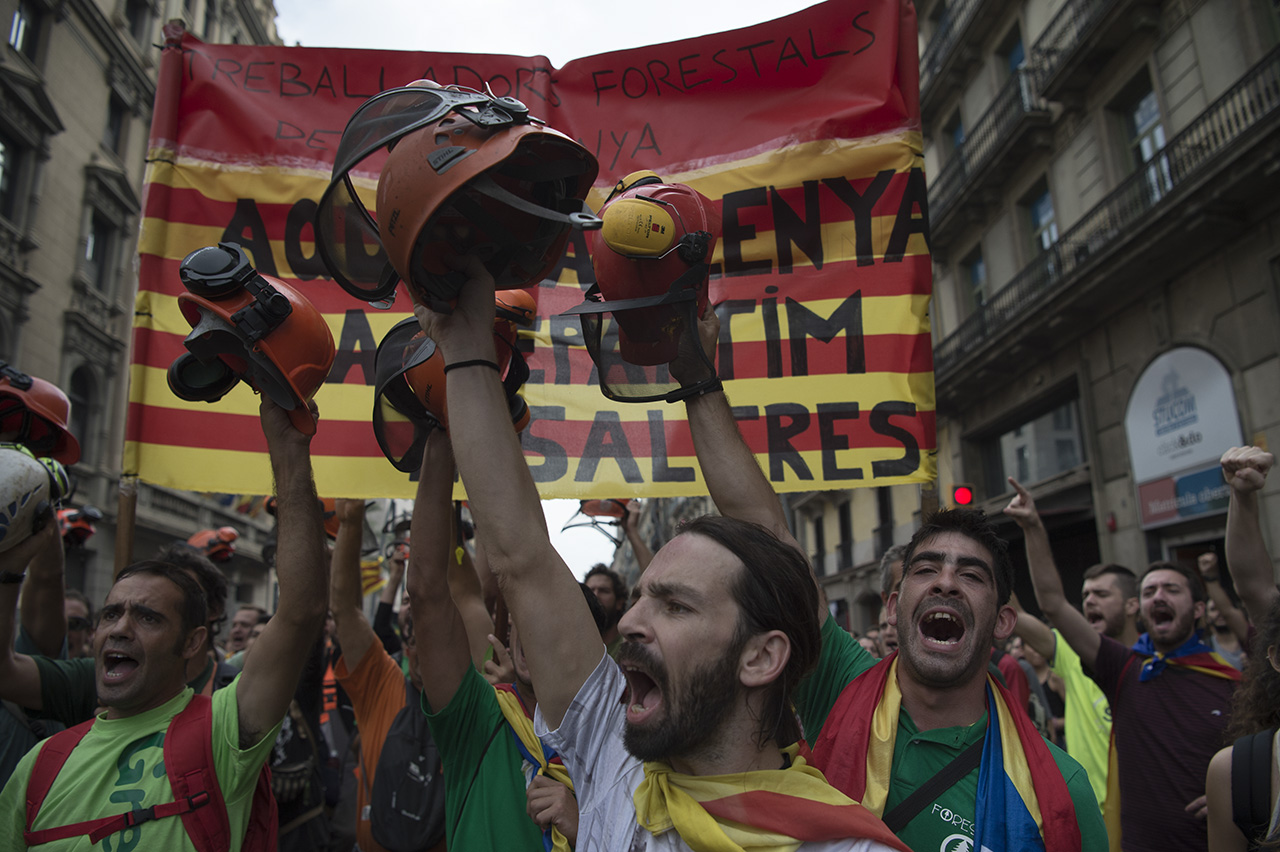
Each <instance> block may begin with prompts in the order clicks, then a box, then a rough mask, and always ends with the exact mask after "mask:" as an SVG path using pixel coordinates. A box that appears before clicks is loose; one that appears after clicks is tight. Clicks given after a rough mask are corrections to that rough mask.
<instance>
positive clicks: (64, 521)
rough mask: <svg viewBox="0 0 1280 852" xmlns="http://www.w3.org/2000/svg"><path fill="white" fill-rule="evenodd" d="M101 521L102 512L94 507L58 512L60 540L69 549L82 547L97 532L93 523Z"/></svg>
mask: <svg viewBox="0 0 1280 852" xmlns="http://www.w3.org/2000/svg"><path fill="white" fill-rule="evenodd" d="M100 520H102V511H101V510H100V509H98V508H97V507H96V506H82V507H81V508H79V509H75V508H66V509H59V510H58V527H59V529H60V530H61V532H62V540H63V541H64V542H65V543H67V544H68V545H70V546H71V547H82V546H84V543H85V542H86V541H88V540H89V539H90V538H92V537H93V534H94V533H96V532H97V531H98V530H97V528H96V527H95V526H94V525H93V524H94V521H100Z"/></svg>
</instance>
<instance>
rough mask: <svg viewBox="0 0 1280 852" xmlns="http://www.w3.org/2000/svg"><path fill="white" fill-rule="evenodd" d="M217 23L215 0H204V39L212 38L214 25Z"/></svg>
mask: <svg viewBox="0 0 1280 852" xmlns="http://www.w3.org/2000/svg"><path fill="white" fill-rule="evenodd" d="M217 23H218V3H217V0H206V2H205V4H204V36H203V37H204V40H205V41H213V40H214V27H215V26H216V25H217Z"/></svg>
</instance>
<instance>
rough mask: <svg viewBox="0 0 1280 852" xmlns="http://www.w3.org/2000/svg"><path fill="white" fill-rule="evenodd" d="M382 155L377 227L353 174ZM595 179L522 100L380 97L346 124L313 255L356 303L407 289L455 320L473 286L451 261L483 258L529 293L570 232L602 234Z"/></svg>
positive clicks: (420, 90)
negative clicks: (593, 196) (461, 293)
mask: <svg viewBox="0 0 1280 852" xmlns="http://www.w3.org/2000/svg"><path fill="white" fill-rule="evenodd" d="M384 148H386V149H387V154H386V155H385V160H384V161H383V163H382V166H381V172H380V174H379V177H378V188H377V198H376V200H377V211H378V218H377V220H376V221H375V220H374V218H373V215H371V214H370V213H369V211H368V210H367V209H366V208H365V206H364V203H363V202H362V201H361V200H360V197H359V195H358V194H357V192H356V188H355V184H354V182H353V178H352V172H353V170H355V169H356V168H357V166H359V165H360V164H361V163H362V162H363V161H365V160H367V159H369V158H371V157H375V156H376V157H381V156H382V150H383V149H384ZM366 168H369V167H366ZM598 169H599V166H598V164H597V163H596V159H595V157H594V156H592V154H591V153H590V152H589V151H588V150H587V149H586V148H584V147H583V146H581V145H579V144H578V143H577V142H575V141H574V140H572V139H570V138H569V137H568V136H566V135H564V134H563V133H561V132H559V131H558V130H553V129H552V128H550V127H547V126H546V124H545V123H543V122H542V121H540V120H539V119H536V118H533V117H531V116H530V115H529V109H528V107H526V106H525V105H524V104H523V103H521V102H520V101H519V100H517V99H515V98H512V97H502V98H498V97H493V96H492V95H489V94H485V93H482V92H477V91H474V90H472V89H466V88H461V87H458V86H450V87H449V88H442V87H440V86H439V84H437V83H435V82H434V81H432V80H416V81H414V82H412V83H410V84H409V85H407V86H403V87H401V88H397V89H390V90H388V91H385V92H382V93H380V94H377V95H374V96H373V97H372V98H370V99H369V100H368V101H366V102H365V103H364V104H362V105H361V106H360V108H359V109H357V110H356V112H355V114H354V115H353V116H352V117H351V120H350V121H349V122H348V123H347V127H346V129H345V130H344V131H343V132H342V139H341V141H340V142H339V143H338V153H337V156H336V157H335V159H334V164H333V174H332V180H331V181H330V183H329V186H328V188H327V189H326V190H325V192H324V195H323V196H321V198H320V204H319V207H318V208H317V210H316V220H315V230H316V246H317V249H318V250H319V253H320V257H321V258H322V259H323V261H324V264H325V267H326V268H327V269H328V270H329V274H330V275H332V276H333V279H334V280H335V281H337V282H338V283H339V284H340V285H341V286H342V288H343V289H345V290H346V291H347V292H348V293H350V294H351V295H353V296H355V297H356V298H358V299H365V300H367V301H369V302H370V304H373V305H375V306H376V307H389V306H390V304H391V301H392V300H393V299H394V295H395V287H396V284H397V282H398V281H404V282H405V283H406V284H408V291H409V295H410V297H411V298H412V299H413V300H414V301H415V302H421V303H424V304H427V305H429V306H431V307H432V308H435V309H437V310H448V309H449V305H450V303H451V302H452V300H453V299H454V297H455V296H456V295H457V293H458V290H459V289H460V288H461V287H462V285H463V284H464V283H465V282H466V275H465V274H463V273H461V272H457V271H455V270H453V269H452V267H451V266H450V265H449V263H448V260H449V259H450V258H455V257H460V256H463V255H469V254H470V255H476V256H477V257H479V258H480V259H481V261H483V263H484V265H485V267H486V268H487V269H488V270H489V272H490V273H491V274H492V275H493V277H494V281H495V282H496V283H497V286H498V288H499V289H505V288H520V287H528V286H530V285H531V284H535V283H537V282H539V281H541V280H542V279H543V278H544V277H546V275H547V273H548V272H550V271H551V268H552V267H553V266H554V265H555V263H556V262H557V261H558V260H559V259H560V256H561V254H563V252H564V246H565V243H566V242H567V241H568V238H569V231H570V230H571V229H573V228H579V229H592V228H599V227H600V224H601V222H600V220H599V219H598V218H596V216H594V215H593V214H592V213H591V211H590V209H589V208H588V207H587V206H586V203H585V199H586V197H587V192H588V191H589V190H590V189H591V185H592V183H593V182H594V181H595V178H596V173H597V171H598ZM369 174H372V173H371V172H370V173H369ZM374 246H380V247H381V248H382V249H384V250H385V252H386V262H385V263H379V258H377V257H376V256H375V255H373V254H371V253H370V252H369V250H368V249H369V248H370V247H374Z"/></svg>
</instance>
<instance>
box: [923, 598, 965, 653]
mask: <svg viewBox="0 0 1280 852" xmlns="http://www.w3.org/2000/svg"><path fill="white" fill-rule="evenodd" d="M971 621H972V618H971V617H970V616H969V615H968V614H967V613H965V612H963V611H961V610H960V609H958V608H954V607H951V606H933V607H929V608H928V609H926V610H925V612H924V615H922V616H920V618H919V619H917V620H916V629H917V630H918V631H919V633H920V638H921V639H922V640H923V642H922V644H923V646H924V647H925V648H928V649H930V650H935V651H950V650H954V649H956V648H958V647H959V646H960V643H961V641H962V640H963V639H964V636H965V633H966V632H967V631H968V629H969V626H970V622H971Z"/></svg>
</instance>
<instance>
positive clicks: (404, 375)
mask: <svg viewBox="0 0 1280 852" xmlns="http://www.w3.org/2000/svg"><path fill="white" fill-rule="evenodd" d="M536 314H537V305H536V303H535V302H534V300H533V296H532V295H530V293H529V292H528V291H527V290H500V291H498V292H497V293H495V294H494V317H493V336H494V342H495V348H496V351H497V354H498V371H499V375H500V376H501V377H502V386H503V388H504V389H505V390H506V392H507V402H508V404H509V406H510V409H511V422H512V423H513V424H514V425H515V428H516V431H517V432H519V431H521V430H523V429H524V427H526V426H528V425H529V406H528V405H526V404H525V401H524V398H523V397H522V396H520V388H521V387H522V386H523V385H524V383H525V381H526V380H527V379H528V378H529V365H528V364H527V363H526V362H525V359H524V355H523V353H521V352H520V350H519V349H518V348H517V347H516V335H517V329H519V328H530V327H532V326H533V322H534V319H535V317H536ZM439 352H440V350H439V349H438V348H437V347H436V343H435V341H434V340H432V339H431V338H430V337H427V335H426V332H424V331H422V329H421V328H420V327H419V325H418V321H417V320H416V319H414V318H413V317H409V318H408V319H404V320H401V321H400V322H398V323H396V324H395V325H394V326H392V328H391V330H390V331H389V332H387V335H386V337H384V338H382V342H381V343H379V344H378V352H377V354H376V355H375V356H374V369H373V372H374V387H375V391H374V400H373V434H374V436H375V437H376V438H377V439H378V446H379V447H381V448H382V454H383V455H384V456H386V457H387V461H389V462H391V464H392V465H393V466H394V467H395V468H396V470H399V471H403V472H405V473H412V472H414V471H416V470H417V469H418V468H419V467H420V466H421V465H422V452H423V448H424V447H425V445H426V441H427V435H428V434H430V432H431V430H432V429H434V428H442V429H446V428H448V425H449V412H448V408H447V406H446V402H445V375H444V357H443V356H442V355H440V354H439Z"/></svg>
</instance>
